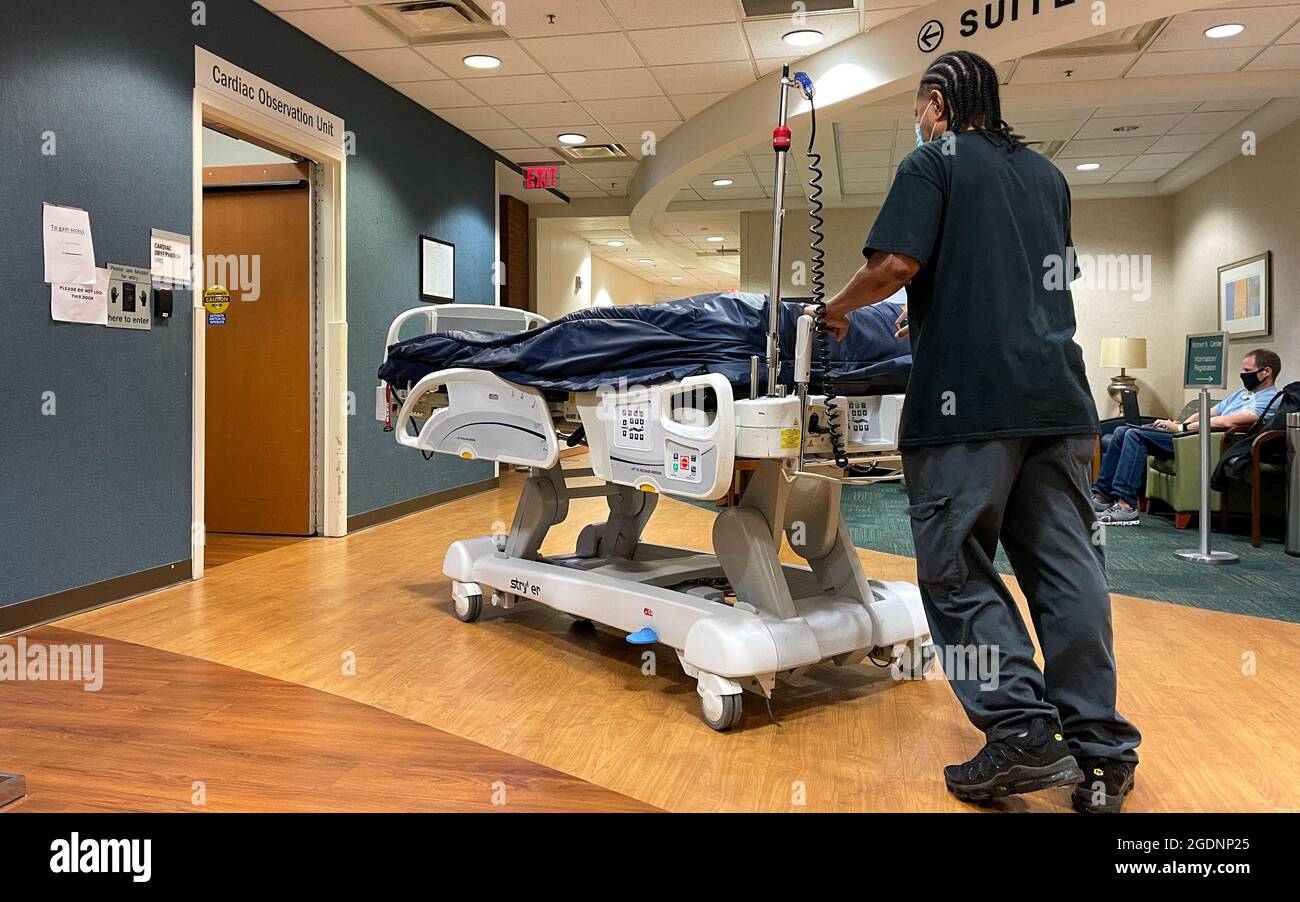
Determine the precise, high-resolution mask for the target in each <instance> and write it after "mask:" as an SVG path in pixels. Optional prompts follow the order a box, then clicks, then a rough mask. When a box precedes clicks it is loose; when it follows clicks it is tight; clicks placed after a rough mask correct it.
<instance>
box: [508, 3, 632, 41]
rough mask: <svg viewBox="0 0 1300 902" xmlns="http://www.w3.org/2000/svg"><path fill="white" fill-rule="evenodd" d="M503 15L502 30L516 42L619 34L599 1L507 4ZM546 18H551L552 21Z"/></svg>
mask: <svg viewBox="0 0 1300 902" xmlns="http://www.w3.org/2000/svg"><path fill="white" fill-rule="evenodd" d="M484 5H485V6H490V5H491V4H484ZM505 13H506V20H505V23H504V25H505V30H506V31H508V32H509V33H510V34H511V35H512V36H514V37H516V38H537V37H546V36H550V35H562V34H590V33H592V32H597V31H617V30H618V23H617V22H615V21H614V17H613V16H611V15H610V14H609V12H608V11H606V9H605V4H604V3H602V2H601V0H564V2H563V3H556V2H555V0H508V2H507V3H506V4H505ZM548 16H554V17H555V21H553V22H552V21H550V19H549V18H548Z"/></svg>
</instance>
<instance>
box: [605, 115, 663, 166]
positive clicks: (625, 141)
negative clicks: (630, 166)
mask: <svg viewBox="0 0 1300 902" xmlns="http://www.w3.org/2000/svg"><path fill="white" fill-rule="evenodd" d="M679 125H681V122H678V121H675V120H674V121H671V122H670V121H660V122H636V123H632V122H629V123H624V124H621V125H611V126H610V127H609V128H608V129H607V131H608V132H609V133H610V134H611V135H613V136H614V140H615V141H617V142H618V143H619V144H622V145H623V147H624V148H625V149H626V150H627V152H628V153H630V154H632V156H634V157H636V158H637V159H640V158H641V156H642V155H643V148H642V145H644V144H645V143H646V142H647V141H649V140H650V138H647V137H646V135H650V136H651V137H652V138H653V140H654V141H655V142H659V141H662V140H663V139H664V138H665V137H667V136H668V135H669V134H670V133H671V132H672V131H673V129H675V128H677V126H679Z"/></svg>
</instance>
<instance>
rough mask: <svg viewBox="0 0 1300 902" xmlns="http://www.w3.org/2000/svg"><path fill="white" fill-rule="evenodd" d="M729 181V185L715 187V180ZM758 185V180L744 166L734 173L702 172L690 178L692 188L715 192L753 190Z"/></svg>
mask: <svg viewBox="0 0 1300 902" xmlns="http://www.w3.org/2000/svg"><path fill="white" fill-rule="evenodd" d="M721 178H727V179H731V181H732V184H731V185H724V186H720V187H719V186H715V185H714V184H713V181H714V180H715V179H721ZM757 185H758V179H756V178H755V177H754V173H753V172H751V171H750V169H749V167H748V166H746V167H745V168H744V169H738V170H736V171H735V172H704V173H701V174H700V175H697V176H693V177H692V178H691V187H692V188H711V189H713V190H715V191H726V190H727V189H728V188H753V187H756V186H757Z"/></svg>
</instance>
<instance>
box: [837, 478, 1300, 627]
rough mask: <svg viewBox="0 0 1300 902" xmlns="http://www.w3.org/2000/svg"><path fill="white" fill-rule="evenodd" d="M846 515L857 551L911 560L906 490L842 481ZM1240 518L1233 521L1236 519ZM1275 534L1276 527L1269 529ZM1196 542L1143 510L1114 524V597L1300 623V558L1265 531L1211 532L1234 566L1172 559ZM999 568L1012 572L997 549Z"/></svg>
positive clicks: (1109, 558) (1110, 551)
mask: <svg viewBox="0 0 1300 902" xmlns="http://www.w3.org/2000/svg"><path fill="white" fill-rule="evenodd" d="M842 506H843V509H844V519H845V520H846V521H847V522H848V525H849V533H850V535H851V536H852V537H853V544H854V545H857V546H858V547H859V548H868V549H871V550H873V551H884V552H888V553H890V554H901V555H904V556H906V557H915V556H916V555H915V552H914V551H913V548H912V531H911V526H910V525H909V522H908V519H907V495H906V494H905V493H904V491H903V489H902V488H901V487H900V486H898V485H896V484H893V483H881V484H879V485H870V486H845V487H844V496H843V504H842ZM1240 522H1244V521H1241V520H1234V524H1235V523H1240ZM1274 533H1276V527H1274ZM1199 541H1200V537H1199V533H1198V532H1197V530H1196V528H1195V522H1194V521H1193V524H1192V528H1190V529H1181V530H1180V529H1175V528H1174V524H1173V521H1172V519H1169V518H1166V517H1161V516H1159V515H1158V514H1157V515H1144V516H1143V517H1142V523H1141V525H1140V526H1127V527H1118V528H1116V527H1112V528H1111V529H1109V530H1107V533H1106V575H1107V578H1108V579H1109V581H1110V590H1111V591H1112V592H1115V593H1117V594H1120V595H1134V596H1137V597H1138V598H1154V599H1157V600H1159V601H1167V602H1171V603H1173V604H1181V605H1188V606H1191V607H1198V608H1208V609H1210V610H1212V611H1226V612H1228V613H1232V614H1247V615H1250V616H1252V617H1267V618H1269V619H1271V620H1285V621H1289V622H1291V623H1300V558H1296V557H1290V556H1288V555H1287V554H1286V553H1285V552H1284V551H1283V550H1282V544H1281V543H1280V542H1279V541H1278V540H1277V539H1276V538H1270V536H1269V535H1268V525H1267V523H1266V526H1265V536H1264V543H1263V545H1262V547H1260V548H1252V547H1251V545H1250V538H1249V537H1248V536H1247V537H1244V538H1243V537H1241V536H1234V535H1224V534H1222V533H1218V532H1214V533H1211V538H1210V547H1211V548H1213V549H1215V550H1216V551H1231V552H1233V553H1234V554H1236V555H1238V556H1239V557H1240V558H1241V561H1240V563H1237V564H1228V565H1207V564H1191V563H1187V562H1186V561H1183V560H1181V559H1180V558H1177V557H1175V556H1174V552H1175V551H1176V550H1178V549H1182V548H1195V547H1197V545H1198V543H1199ZM997 565H998V569H999V570H1000V571H1001V572H1003V573H1008V574H1009V573H1011V566H1010V565H1009V564H1008V563H1007V560H1006V557H1005V556H1004V555H1003V553H1002V550H1001V549H1000V548H999V549H998V557H997Z"/></svg>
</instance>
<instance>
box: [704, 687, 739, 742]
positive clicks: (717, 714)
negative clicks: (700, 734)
mask: <svg viewBox="0 0 1300 902" xmlns="http://www.w3.org/2000/svg"><path fill="white" fill-rule="evenodd" d="M744 713H745V711H744V706H743V705H742V704H741V693H737V694H735V695H714V694H712V693H709V694H707V695H702V696H700V717H702V718H703V719H704V722H705V723H706V724H708V725H709V726H710V727H712V728H713V729H715V730H717V731H718V732H719V733H725V732H726V731H727V730H730V729H731V728H732V727H734V726H736V725H738V724H739V723H740V718H741V716H742V715H744Z"/></svg>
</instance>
